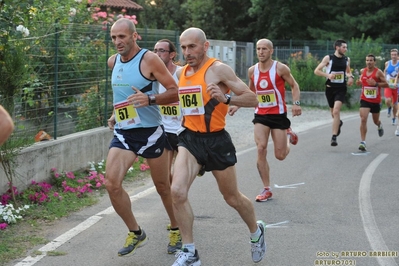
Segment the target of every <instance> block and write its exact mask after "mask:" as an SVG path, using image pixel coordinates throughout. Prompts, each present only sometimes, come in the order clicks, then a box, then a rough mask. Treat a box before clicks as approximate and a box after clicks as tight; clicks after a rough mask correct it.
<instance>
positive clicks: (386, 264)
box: [359, 153, 398, 266]
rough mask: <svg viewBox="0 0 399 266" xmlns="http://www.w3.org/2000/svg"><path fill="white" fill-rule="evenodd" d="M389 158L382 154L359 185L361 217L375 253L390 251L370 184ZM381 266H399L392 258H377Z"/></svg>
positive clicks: (367, 169) (365, 173) (371, 165)
mask: <svg viewBox="0 0 399 266" xmlns="http://www.w3.org/2000/svg"><path fill="white" fill-rule="evenodd" d="M387 156H388V154H384V153H382V154H380V155H378V157H377V158H375V159H374V161H372V162H371V164H370V165H369V166H368V167H367V168H366V170H365V171H364V173H363V176H362V179H361V180H360V185H359V208H360V215H361V217H362V221H363V227H364V231H365V232H366V235H367V238H368V240H369V243H370V246H371V248H372V250H375V251H389V249H388V247H387V245H386V244H385V241H384V239H383V238H382V235H381V232H380V230H379V229H378V226H377V223H376V221H375V217H374V213H373V207H372V206H371V199H370V184H371V179H372V177H373V174H374V172H375V170H376V169H377V167H378V165H379V164H380V163H381V162H382V161H383V160H384V159H385V158H386V157H387ZM377 261H378V264H379V265H380V266H398V264H397V263H396V262H395V260H394V259H393V258H392V257H377Z"/></svg>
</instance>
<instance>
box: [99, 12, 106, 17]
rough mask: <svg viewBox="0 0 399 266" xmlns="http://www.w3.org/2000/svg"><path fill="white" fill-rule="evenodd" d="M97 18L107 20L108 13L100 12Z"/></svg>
mask: <svg viewBox="0 0 399 266" xmlns="http://www.w3.org/2000/svg"><path fill="white" fill-rule="evenodd" d="M97 16H98V17H100V18H106V17H107V12H98V13H97Z"/></svg>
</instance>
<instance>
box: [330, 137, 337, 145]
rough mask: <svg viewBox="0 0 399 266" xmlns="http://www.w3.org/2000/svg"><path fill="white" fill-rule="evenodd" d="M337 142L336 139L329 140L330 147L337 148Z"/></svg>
mask: <svg viewBox="0 0 399 266" xmlns="http://www.w3.org/2000/svg"><path fill="white" fill-rule="evenodd" d="M337 145H338V142H337V137H332V138H331V146H337Z"/></svg>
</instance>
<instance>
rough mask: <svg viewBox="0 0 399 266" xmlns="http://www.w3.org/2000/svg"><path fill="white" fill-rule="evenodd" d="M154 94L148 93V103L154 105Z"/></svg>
mask: <svg viewBox="0 0 399 266" xmlns="http://www.w3.org/2000/svg"><path fill="white" fill-rule="evenodd" d="M155 104H156V101H155V95H148V105H155Z"/></svg>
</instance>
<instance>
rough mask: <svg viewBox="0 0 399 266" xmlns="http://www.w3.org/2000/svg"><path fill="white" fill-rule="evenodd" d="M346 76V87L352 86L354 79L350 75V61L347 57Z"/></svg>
mask: <svg viewBox="0 0 399 266" xmlns="http://www.w3.org/2000/svg"><path fill="white" fill-rule="evenodd" d="M346 76H347V77H348V86H352V84H353V81H354V80H355V78H354V77H353V75H352V70H351V60H350V58H349V57H348V63H347V64H346Z"/></svg>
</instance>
